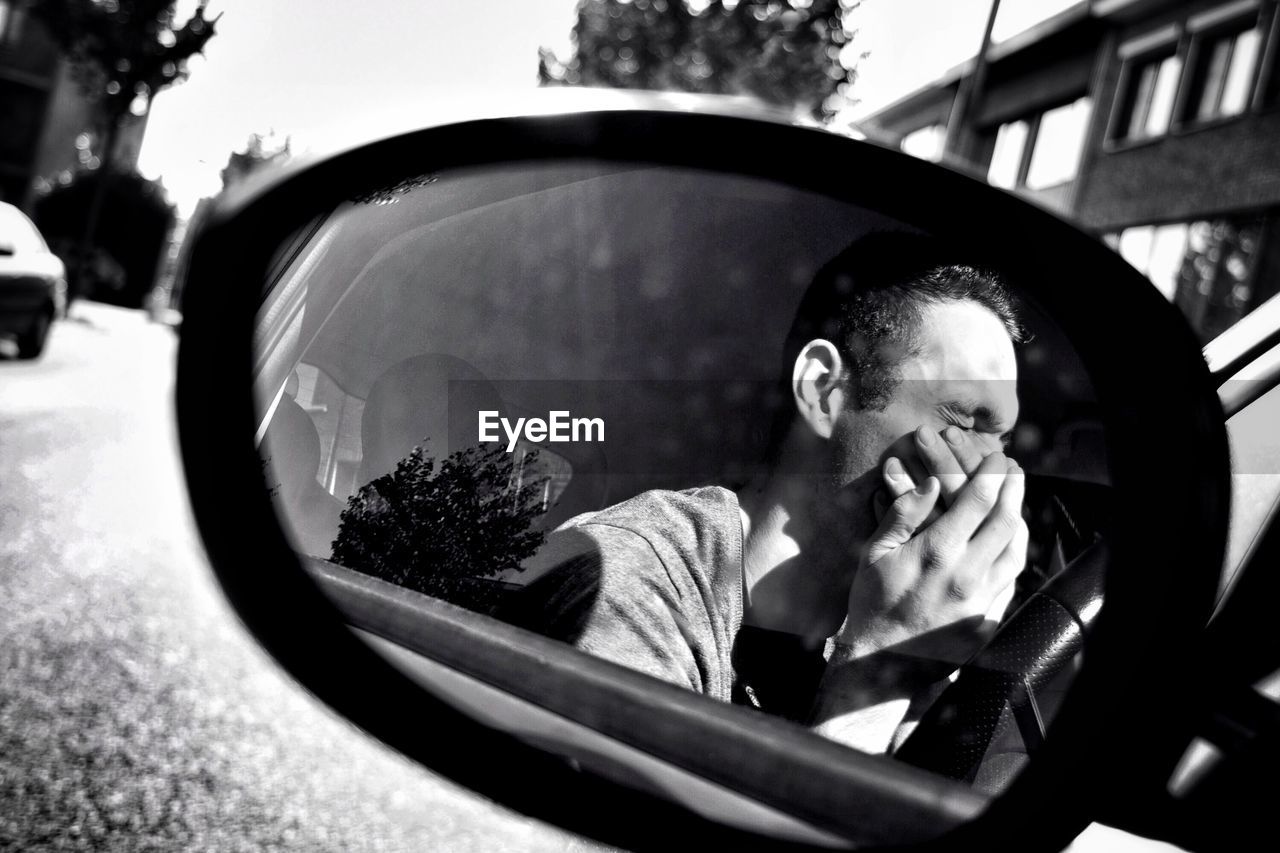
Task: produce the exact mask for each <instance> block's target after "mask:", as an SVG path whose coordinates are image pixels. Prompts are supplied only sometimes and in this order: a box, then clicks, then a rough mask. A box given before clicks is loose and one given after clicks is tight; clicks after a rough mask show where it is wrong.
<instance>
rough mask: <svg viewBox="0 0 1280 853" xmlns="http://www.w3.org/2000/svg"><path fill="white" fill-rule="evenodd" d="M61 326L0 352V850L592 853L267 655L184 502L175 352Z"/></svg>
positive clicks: (108, 321) (146, 331)
mask: <svg viewBox="0 0 1280 853" xmlns="http://www.w3.org/2000/svg"><path fill="white" fill-rule="evenodd" d="M73 310H74V313H75V314H76V319H75V320H69V321H64V322H61V323H59V324H58V325H56V326H55V328H54V331H53V337H52V338H51V340H50V342H49V347H48V350H47V352H46V354H45V356H44V358H43V359H42V360H40V361H39V362H36V363H28V362H20V361H16V360H14V359H13V358H12V355H11V354H0V850H2V849H11V848H17V849H23V850H38V849H52V850H64V849H65V850H75V849H104V848H108V849H113V850H115V849H124V850H183V851H185V850H209V851H235V850H284V851H293V850H297V851H304V850H305V851H313V850H314V851H323V850H333V851H363V850H370V851H372V850H378V851H382V850H389V851H398V850H449V851H453V850H459V851H466V850H477V851H496V850H535V851H537V850H565V849H570V850H587V849H595V847H594V845H589V844H587V843H586V842H584V841H582V840H580V839H577V838H575V837H572V836H570V835H568V834H566V833H563V832H561V831H559V830H556V829H553V828H551V827H548V826H545V825H542V824H539V823H537V822H535V821H532V820H529V819H528V818H524V817H522V816H520V815H517V814H515V813H513V812H510V811H508V810H506V809H503V808H501V807H499V806H496V805H494V804H492V803H489V802H487V801H485V800H482V799H480V798H479V797H476V796H475V795H473V794H471V793H470V792H468V791H466V790H465V789H462V788H459V787H458V786H455V785H452V784H451V783H448V782H446V781H444V780H441V779H440V778H438V777H435V776H432V775H431V774H429V773H428V772H426V771H424V770H423V769H422V768H420V767H418V766H417V765H415V764H413V763H411V762H409V761H407V760H406V759H404V758H403V757H401V756H400V755H398V754H397V753H394V752H392V751H391V750H389V749H387V748H386V747H384V746H383V745H381V744H380V743H378V742H376V741H374V740H372V739H371V738H369V737H367V736H366V735H364V734H362V733H360V732H358V731H357V730H356V729H354V728H353V727H352V726H350V725H349V724H347V723H346V722H345V721H344V720H342V719H340V718H339V717H337V716H336V715H335V714H333V713H332V712H331V711H329V710H328V709H327V708H326V707H325V706H323V705H321V704H320V703H319V702H318V701H317V700H315V699H314V698H312V697H311V696H310V695H309V694H307V693H305V692H304V691H303V690H302V689H301V688H300V687H299V686H298V685H297V684H295V683H294V682H292V681H291V680H290V679H289V678H288V677H287V676H285V675H284V674H283V673H282V672H281V671H280V670H279V669H278V667H276V666H275V665H274V663H273V662H272V661H271V660H270V659H268V658H267V657H266V655H265V654H264V653H263V652H261V651H260V650H259V649H258V648H257V646H256V645H255V644H254V642H253V640H252V639H251V638H250V636H249V635H248V633H247V632H246V631H245V630H244V628H243V627H242V626H241V625H240V624H239V622H237V621H236V618H235V616H234V614H233V613H232V611H231V610H230V608H229V607H228V605H227V604H226V603H225V602H224V601H223V599H222V598H221V594H220V593H219V591H218V589H217V587H216V585H215V582H214V580H213V578H212V575H211V574H210V572H209V569H208V566H207V564H206V562H205V560H204V557H203V553H202V551H201V546H200V544H199V541H198V537H197V534H196V532H195V527H194V523H193V520H192V518H191V514H190V509H189V507H188V505H187V501H186V495H185V491H184V487H183V484H182V479H181V473H180V470H179V463H178V452H177V440H176V435H175V427H174V419H173V416H172V403H171V399H172V388H173V377H174V355H175V349H176V339H175V336H174V335H173V333H172V332H171V331H170V330H169V329H167V328H165V327H163V326H159V325H155V324H152V323H149V322H148V321H147V319H146V317H145V315H144V314H142V313H141V312H136V311H125V310H123V309H118V308H113V307H109V306H104V305H97V304H93V303H87V304H85V303H81V304H78V305H76V307H75V309H73ZM3 343H5V344H6V345H7V343H8V342H3ZM5 353H11V350H5Z"/></svg>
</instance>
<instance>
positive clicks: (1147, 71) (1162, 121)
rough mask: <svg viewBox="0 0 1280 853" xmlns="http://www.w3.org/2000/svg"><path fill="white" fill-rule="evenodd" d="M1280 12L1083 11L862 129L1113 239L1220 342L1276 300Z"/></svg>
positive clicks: (1265, 2)
mask: <svg viewBox="0 0 1280 853" xmlns="http://www.w3.org/2000/svg"><path fill="white" fill-rule="evenodd" d="M1278 5H1280V3H1278V2H1277V0H1197V2H1170V0H1089V2H1080V3H1077V4H1075V5H1074V6H1071V7H1069V8H1067V9H1065V10H1064V11H1063V12H1061V13H1060V14H1058V15H1056V16H1054V17H1053V18H1050V19H1048V20H1046V21H1043V22H1042V23H1040V24H1039V25H1037V26H1036V27H1034V28H1032V29H1031V30H1028V31H1026V32H1023V33H1021V34H1019V35H1018V36H1015V37H1013V38H1011V39H1008V40H1006V41H1004V42H1001V43H998V44H995V45H993V46H991V47H990V48H989V50H988V51H987V55H986V62H985V63H982V65H983V66H984V67H982V68H981V69H980V68H979V63H978V62H977V61H976V59H972V60H970V61H968V62H966V63H963V64H962V65H960V66H958V67H956V68H953V69H951V70H950V71H949V72H948V73H946V74H945V75H943V76H942V77H941V78H940V79H939V80H937V81H935V82H934V83H932V84H930V85H929V86H926V87H925V88H923V89H921V90H919V91H916V92H913V93H911V94H909V95H907V96H906V97H904V98H902V99H900V100H899V101H897V102H895V103H893V104H891V105H889V106H887V107H885V108H883V109H881V110H879V111H878V112H876V113H875V114H873V115H871V116H869V117H868V118H867V119H866V121H865V122H864V123H863V124H864V126H865V127H866V129H867V131H868V132H869V134H870V135H872V136H874V137H878V138H883V139H884V140H886V141H889V142H892V143H895V144H898V145H900V146H901V148H902V149H903V150H904V151H907V152H908V153H912V154H915V155H917V156H921V157H926V158H928V159H934V160H944V161H946V162H947V163H948V164H950V165H952V166H955V167H957V168H961V169H964V170H967V171H970V172H973V173H975V174H976V175H978V176H980V177H982V178H984V179H986V180H987V181H988V182H990V183H992V184H994V185H996V186H1000V187H1005V188H1007V189H1010V190H1012V191H1015V192H1018V193H1020V194H1023V195H1025V196H1026V197H1028V198H1030V199H1032V200H1033V201H1035V202H1037V203H1038V204H1041V205H1043V206H1045V207H1047V208H1049V209H1051V210H1053V211H1055V212H1057V213H1059V214H1060V215H1062V216H1064V217H1066V218H1069V219H1071V220H1073V221H1075V222H1076V223H1077V224H1079V225H1080V226H1081V227H1083V228H1085V229H1086V230H1088V231H1090V232H1092V233H1094V234H1096V235H1098V236H1099V237H1101V238H1103V239H1105V240H1107V242H1108V243H1110V244H1111V245H1112V246H1113V247H1114V248H1116V249H1117V250H1119V251H1120V252H1121V254H1122V255H1123V256H1124V257H1125V258H1126V259H1127V260H1128V261H1129V262H1130V263H1132V264H1133V265H1134V266H1136V267H1137V268H1139V269H1140V270H1142V271H1143V272H1144V273H1146V274H1147V275H1148V276H1149V277H1150V278H1151V280H1152V282H1153V283H1154V284H1155V285H1156V286H1157V287H1159V288H1160V290H1161V291H1162V292H1164V293H1165V295H1166V296H1168V297H1169V298H1170V299H1171V300H1173V301H1174V302H1175V303H1176V304H1177V305H1178V306H1179V307H1181V308H1182V310H1183V311H1184V312H1185V313H1186V316H1187V318H1188V319H1189V320H1190V321H1191V323H1192V325H1193V326H1194V327H1195V329H1196V330H1197V332H1198V333H1199V334H1200V336H1201V338H1202V339H1203V340H1205V341H1208V340H1210V339H1212V338H1213V337H1214V336H1215V335H1216V334H1217V333H1218V332H1220V331H1222V330H1223V329H1225V328H1227V327H1228V326H1230V325H1231V324H1232V323H1234V322H1235V321H1236V320H1237V319H1239V318H1240V317H1241V316H1243V315H1244V314H1246V313H1248V312H1249V311H1250V310H1252V309H1253V308H1254V307H1256V306H1257V305H1259V304H1261V303H1262V302H1263V301H1265V300H1266V299H1268V298H1269V297H1271V296H1273V295H1275V294H1276V292H1277V290H1280V61H1278V60H1277V53H1278V52H1280V15H1278V14H1277V6H1278ZM975 78H976V79H977V80H979V81H980V83H979V84H977V85H975V83H974V82H973V81H974V79H975ZM966 81H968V82H966ZM962 87H965V88H966V89H967V93H968V95H969V97H968V98H967V99H964V100H963V104H964V106H963V107H962V108H961V109H960V110H958V111H957V112H958V114H957V115H956V116H952V115H951V113H952V106H953V104H955V103H956V102H957V93H958V92H960V91H961V88H962ZM949 122H954V127H951V128H950V129H949V128H948V124H949ZM948 131H949V132H948ZM944 140H947V141H948V142H949V144H948V145H947V146H946V148H947V150H945V151H944V150H943V147H944Z"/></svg>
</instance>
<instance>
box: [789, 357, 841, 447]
mask: <svg viewBox="0 0 1280 853" xmlns="http://www.w3.org/2000/svg"><path fill="white" fill-rule="evenodd" d="M844 368H845V365H844V359H843V358H841V356H840V351H839V350H838V349H836V346H835V344H833V343H831V341H828V340H823V339H822V338H815V339H814V340H812V341H809V343H807V344H805V345H804V346H803V347H801V348H800V354H799V355H797V356H796V363H795V365H794V366H793V367H792V372H791V396H792V398H793V399H794V400H795V404H796V411H797V412H799V414H800V417H801V419H802V420H804V422H805V423H807V424H808V425H809V429H811V430H812V431H813V433H814V434H815V435H817V436H818V437H820V438H830V437H831V434H832V432H834V430H835V423H836V418H837V417H838V416H839V414H840V411H841V410H842V409H843V408H844V406H845V404H846V396H847V395H846V393H845V387H844V383H843V382H842V381H841V380H842V379H843V377H844Z"/></svg>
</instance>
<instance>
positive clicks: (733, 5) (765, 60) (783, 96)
mask: <svg viewBox="0 0 1280 853" xmlns="http://www.w3.org/2000/svg"><path fill="white" fill-rule="evenodd" d="M859 3H860V0H786V2H783V0H737V2H735V1H734V0H581V2H579V4H578V21H577V24H576V25H575V26H574V28H573V44H574V47H573V54H572V56H570V57H569V58H567V59H563V60H562V59H560V58H559V57H557V56H556V55H555V53H554V52H553V51H551V50H549V49H546V48H543V49H542V50H541V51H539V57H540V58H539V62H538V78H539V80H540V81H541V82H542V83H543V84H544V85H576V86H605V87H613V88H619V89H651V90H662V91H680V92H701V93H709V94H720V95H749V96H753V97H756V98H759V99H760V100H762V101H764V102H765V103H768V104H772V105H774V106H777V107H782V108H784V109H788V110H793V111H796V112H798V113H803V114H808V115H810V116H812V117H814V118H817V119H829V118H830V117H831V116H832V115H834V114H835V112H837V111H838V110H839V109H840V108H841V107H843V106H845V105H846V104H848V103H851V100H850V98H849V91H850V89H851V87H852V85H853V81H854V78H855V76H856V73H857V72H856V69H855V68H853V67H846V66H845V65H844V64H843V63H842V62H841V57H842V56H843V57H845V59H846V61H848V57H849V55H850V51H848V50H846V47H847V46H848V44H849V42H850V40H851V39H852V37H853V33H852V32H847V31H846V30H845V28H844V21H845V20H846V16H847V15H848V14H849V13H850V12H851V11H852V10H853V9H854V8H856V7H857V6H858V5H859Z"/></svg>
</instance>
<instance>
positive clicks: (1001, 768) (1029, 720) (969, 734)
mask: <svg viewBox="0 0 1280 853" xmlns="http://www.w3.org/2000/svg"><path fill="white" fill-rule="evenodd" d="M1107 555H1108V552H1107V547H1106V544H1105V542H1104V541H1102V540H1099V541H1096V542H1094V543H1093V544H1091V545H1089V546H1088V547H1087V548H1085V549H1084V550H1083V551H1082V552H1080V554H1079V555H1077V556H1076V558H1075V559H1073V560H1072V561H1071V562H1070V563H1069V564H1068V565H1067V566H1066V567H1065V568H1064V569H1063V570H1062V571H1060V572H1059V573H1058V574H1057V575H1055V576H1054V577H1053V579H1051V580H1050V581H1049V582H1048V583H1047V584H1045V585H1044V587H1042V588H1041V589H1040V590H1038V591H1037V592H1035V593H1034V594H1032V595H1031V597H1030V598H1028V599H1027V601H1026V602H1025V603H1024V604H1023V605H1022V606H1021V607H1020V608H1018V610H1017V611H1016V612H1015V613H1014V614H1013V615H1012V616H1010V617H1009V618H1008V619H1007V620H1006V621H1005V622H1004V624H1003V625H1002V626H1001V627H1000V629H999V630H998V631H997V632H996V634H995V635H994V636H993V637H992V638H991V639H990V640H989V641H988V642H987V644H986V645H985V646H983V647H982V648H981V649H979V650H978V652H977V653H976V654H974V656H973V657H972V658H970V659H969V660H968V662H966V663H965V664H964V665H963V666H961V667H960V669H959V671H958V673H957V675H956V678H955V680H954V681H953V682H952V683H951V684H950V685H949V686H948V687H947V688H946V689H945V690H943V692H942V693H941V694H940V695H939V697H938V699H937V700H936V701H935V702H934V703H933V705H931V706H930V707H929V709H928V710H927V711H926V712H925V714H924V716H922V717H921V719H920V722H919V723H918V724H917V726H916V728H915V730H914V731H913V732H912V733H911V735H910V736H909V737H908V738H907V739H906V740H905V741H904V742H903V744H902V746H901V747H899V749H898V751H897V752H896V753H894V755H895V757H896V758H898V759H900V760H902V761H905V762H907V763H908V764H913V765H915V766H917V767H921V768H924V769H926V770H931V771H933V772H935V773H940V774H942V775H944V776H950V777H951V778H953V779H959V780H962V781H965V782H969V783H970V784H972V785H974V786H975V787H977V788H980V789H983V790H987V791H989V792H991V793H998V792H999V791H1001V790H1002V789H1003V788H1004V787H1005V786H1006V785H1008V783H1009V782H1011V781H1012V780H1013V778H1014V776H1016V775H1017V773H1018V771H1019V770H1021V768H1022V767H1023V765H1025V764H1026V762H1027V760H1028V758H1029V756H1030V753H1031V752H1033V751H1034V750H1035V748H1036V747H1037V746H1039V744H1040V742H1041V741H1042V740H1043V738H1044V729H1045V721H1044V714H1043V713H1042V702H1043V698H1044V697H1043V694H1044V692H1045V690H1046V688H1047V687H1048V686H1049V685H1050V684H1051V683H1052V682H1053V680H1054V678H1055V677H1056V676H1058V675H1059V674H1060V673H1063V672H1064V671H1065V670H1066V668H1067V666H1068V665H1069V664H1070V663H1071V662H1072V661H1073V660H1074V659H1075V657H1076V655H1077V654H1078V653H1079V652H1080V650H1081V649H1082V647H1083V645H1084V640H1085V634H1086V632H1087V631H1088V628H1089V626H1090V624H1091V623H1092V622H1093V620H1094V619H1095V618H1096V616H1097V614H1098V611H1099V610H1100V609H1101V607H1102V589H1103V580H1104V576H1105V573H1106V567H1107V563H1108V559H1107ZM1018 736H1020V737H1021V742H1022V746H1021V748H1014V749H1007V748H1001V746H1000V744H1001V743H1002V742H1005V741H1007V740H1009V739H1012V740H1014V741H1015V743H1016V741H1017V737H1018Z"/></svg>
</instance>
